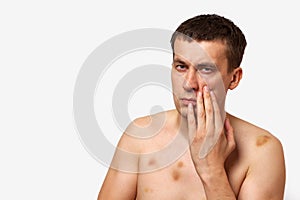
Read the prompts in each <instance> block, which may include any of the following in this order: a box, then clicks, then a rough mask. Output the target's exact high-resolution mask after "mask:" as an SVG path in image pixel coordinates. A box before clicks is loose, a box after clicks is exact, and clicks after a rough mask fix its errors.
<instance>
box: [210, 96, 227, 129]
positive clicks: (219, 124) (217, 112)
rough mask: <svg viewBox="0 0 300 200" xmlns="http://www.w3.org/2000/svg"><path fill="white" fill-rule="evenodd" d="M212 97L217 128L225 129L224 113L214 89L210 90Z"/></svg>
mask: <svg viewBox="0 0 300 200" xmlns="http://www.w3.org/2000/svg"><path fill="white" fill-rule="evenodd" d="M210 97H211V102H212V107H213V113H214V125H215V130H219V132H221V130H223V127H224V121H223V119H222V114H221V112H220V108H219V105H218V102H217V98H216V95H215V93H214V92H213V91H210Z"/></svg>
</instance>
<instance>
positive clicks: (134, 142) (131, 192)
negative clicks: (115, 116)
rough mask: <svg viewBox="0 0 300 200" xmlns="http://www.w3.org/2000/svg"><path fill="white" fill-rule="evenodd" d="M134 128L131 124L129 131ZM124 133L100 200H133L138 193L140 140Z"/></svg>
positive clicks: (103, 185) (102, 188) (104, 183)
mask: <svg viewBox="0 0 300 200" xmlns="http://www.w3.org/2000/svg"><path fill="white" fill-rule="evenodd" d="M133 126H134V124H133V123H131V124H130V125H129V126H128V127H127V129H129V128H132V127H133ZM126 132H127V130H126V131H125V132H124V134H123V135H122V137H121V138H120V141H119V143H118V146H117V148H116V150H115V154H114V157H113V160H112V162H111V165H110V169H109V170H108V172H107V175H106V177H105V180H104V182H103V184H102V187H101V190H100V192H99V196H98V200H107V199H110V200H123V199H124V200H132V199H135V197H136V192H137V174H138V173H137V172H138V163H139V151H140V150H139V149H140V148H139V140H138V139H136V138H135V137H132V136H130V135H128V134H127V133H126Z"/></svg>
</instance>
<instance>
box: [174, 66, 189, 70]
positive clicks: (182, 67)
mask: <svg viewBox="0 0 300 200" xmlns="http://www.w3.org/2000/svg"><path fill="white" fill-rule="evenodd" d="M175 69H176V70H178V71H185V70H186V69H187V68H186V66H184V65H176V66H175Z"/></svg>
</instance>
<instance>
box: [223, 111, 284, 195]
mask: <svg viewBox="0 0 300 200" xmlns="http://www.w3.org/2000/svg"><path fill="white" fill-rule="evenodd" d="M229 119H230V122H231V124H232V126H233V129H234V135H235V139H236V151H237V152H238V154H237V155H239V156H238V157H239V159H241V160H242V161H241V163H243V166H244V169H247V170H246V172H245V178H244V180H243V182H242V185H241V187H240V193H239V198H241V199H249V197H251V199H283V194H284V186H285V161H284V152H283V148H282V144H281V142H280V141H279V139H278V138H277V137H276V136H274V135H273V134H272V133H270V132H269V131H267V130H265V129H263V128H260V127H258V126H256V125H254V124H251V123H249V122H246V121H244V120H242V119H239V118H237V117H234V116H232V115H229Z"/></svg>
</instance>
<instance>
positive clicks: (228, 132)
mask: <svg viewBox="0 0 300 200" xmlns="http://www.w3.org/2000/svg"><path fill="white" fill-rule="evenodd" d="M225 135H226V138H227V141H228V145H229V146H231V147H233V148H234V147H235V140H234V134H233V127H232V126H231V124H230V121H229V119H228V118H226V119H225Z"/></svg>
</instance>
